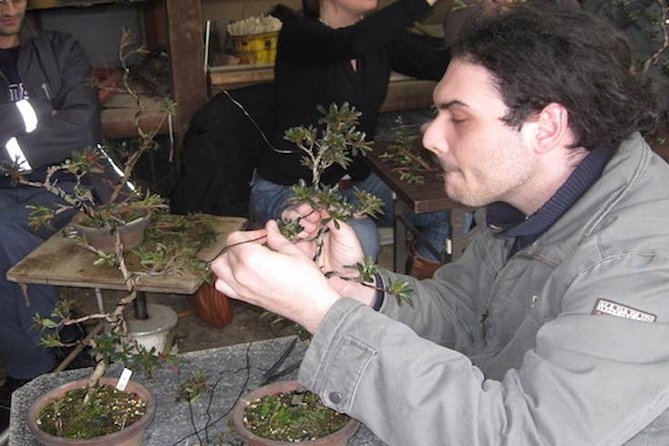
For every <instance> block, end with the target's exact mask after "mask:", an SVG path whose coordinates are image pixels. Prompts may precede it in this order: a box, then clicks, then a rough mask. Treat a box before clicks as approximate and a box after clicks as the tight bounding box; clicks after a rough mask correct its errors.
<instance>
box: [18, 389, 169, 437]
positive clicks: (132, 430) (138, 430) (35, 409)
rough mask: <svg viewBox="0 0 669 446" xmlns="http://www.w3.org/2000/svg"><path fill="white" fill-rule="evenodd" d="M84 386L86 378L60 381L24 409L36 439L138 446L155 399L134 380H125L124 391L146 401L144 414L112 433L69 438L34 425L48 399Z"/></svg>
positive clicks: (149, 418)
mask: <svg viewBox="0 0 669 446" xmlns="http://www.w3.org/2000/svg"><path fill="white" fill-rule="evenodd" d="M116 382H117V379H115V378H101V379H100V384H107V385H111V386H115V385H116ZM85 385H86V380H85V379H82V380H78V381H72V382H69V383H67V384H63V385H62V386H60V387H56V388H55V389H53V390H51V391H49V392H47V393H45V394H44V395H42V396H41V397H39V398H38V399H37V400H35V402H34V403H33V404H32V405H31V406H30V408H29V409H28V420H27V422H28V427H29V428H30V431H31V432H32V434H33V435H34V436H35V438H36V439H37V441H39V442H40V443H42V444H44V445H46V446H74V445H81V446H87V445H88V446H139V445H141V444H142V440H143V438H144V431H145V430H146V428H147V427H148V426H149V424H151V422H153V418H154V417H155V416H156V400H155V398H154V397H153V395H152V394H151V392H149V390H148V389H147V388H146V387H144V386H142V385H141V384H138V383H136V382H134V381H130V382H129V383H128V387H127V391H129V392H134V393H136V394H138V395H139V396H140V398H142V400H144V401H145V402H146V413H144V415H143V416H142V417H141V418H140V419H139V420H137V421H135V422H134V423H132V424H131V425H130V426H128V427H126V428H125V429H123V430H122V431H118V432H115V433H113V434H109V435H104V436H102V437H95V438H90V439H87V440H82V439H69V438H62V437H56V436H54V435H51V434H47V433H46V432H44V431H42V430H40V428H39V427H38V426H37V423H36V420H37V416H38V414H39V413H40V412H41V411H42V408H44V407H45V406H46V405H47V404H49V403H50V402H51V401H54V400H57V399H58V398H61V397H62V396H63V395H64V394H65V392H67V391H68V390H72V389H76V388H79V387H84V386H85Z"/></svg>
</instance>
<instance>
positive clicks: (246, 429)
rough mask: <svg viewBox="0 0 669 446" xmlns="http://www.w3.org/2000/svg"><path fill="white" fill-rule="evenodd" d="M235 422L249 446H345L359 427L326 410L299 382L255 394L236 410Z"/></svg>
mask: <svg viewBox="0 0 669 446" xmlns="http://www.w3.org/2000/svg"><path fill="white" fill-rule="evenodd" d="M273 386H278V387H277V388H276V389H272V387H273ZM268 388H269V389H268ZM233 421H234V423H235V426H236V428H237V431H238V432H239V433H240V434H241V435H242V436H243V437H244V438H245V439H246V440H247V441H248V444H249V445H281V444H294V443H299V444H303V445H345V444H346V443H347V440H348V438H349V437H350V436H351V435H353V433H355V431H356V430H357V428H358V425H359V423H358V422H357V421H356V420H353V419H352V418H350V417H348V416H347V415H344V414H341V413H338V412H336V411H334V410H332V409H330V408H328V407H325V406H324V405H323V404H322V403H321V400H320V397H319V396H318V395H316V394H314V393H312V392H310V391H308V390H306V389H304V388H302V387H301V386H299V384H298V383H297V382H296V381H287V382H278V383H274V384H270V385H269V386H265V387H261V388H260V389H258V390H256V391H255V392H252V393H251V394H249V396H248V397H247V398H246V401H243V402H241V405H238V408H236V410H235V413H233Z"/></svg>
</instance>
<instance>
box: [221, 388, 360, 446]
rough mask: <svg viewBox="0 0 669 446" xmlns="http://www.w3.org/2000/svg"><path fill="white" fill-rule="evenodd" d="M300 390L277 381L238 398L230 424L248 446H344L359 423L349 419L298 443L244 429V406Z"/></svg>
mask: <svg viewBox="0 0 669 446" xmlns="http://www.w3.org/2000/svg"><path fill="white" fill-rule="evenodd" d="M301 388H302V386H301V385H300V384H299V383H298V382H297V381H277V382H274V383H271V384H268V385H266V386H262V387H259V388H258V389H256V390H254V391H253V392H251V393H249V394H248V395H246V396H245V397H243V398H240V400H239V401H238V402H237V404H236V405H235V407H234V409H233V410H232V422H233V423H234V425H235V428H236V429H237V432H239V435H240V436H241V437H242V438H243V439H244V440H245V441H246V444H247V445H248V446H290V445H300V446H346V444H347V443H348V439H349V438H351V437H352V436H353V434H355V432H356V431H357V430H358V427H359V426H360V423H359V422H358V421H357V420H354V419H353V418H351V421H349V422H348V423H346V425H345V426H344V427H342V428H341V429H339V430H338V431H336V432H333V433H332V434H330V435H328V436H326V437H322V438H317V439H316V440H309V441H300V442H285V441H275V440H268V439H267V438H262V437H258V436H257V435H255V434H254V433H253V432H251V431H250V430H248V429H247V428H246V424H245V423H244V410H245V409H246V406H248V405H249V404H250V403H251V402H252V401H255V400H257V399H258V398H262V397H264V396H266V395H272V394H276V393H284V392H291V391H293V390H295V389H301Z"/></svg>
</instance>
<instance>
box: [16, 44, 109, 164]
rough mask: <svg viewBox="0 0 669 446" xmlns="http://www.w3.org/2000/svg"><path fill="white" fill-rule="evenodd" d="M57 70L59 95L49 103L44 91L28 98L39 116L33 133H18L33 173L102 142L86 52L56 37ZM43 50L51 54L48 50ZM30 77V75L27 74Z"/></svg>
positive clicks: (53, 49) (55, 92) (94, 92)
mask: <svg viewBox="0 0 669 446" xmlns="http://www.w3.org/2000/svg"><path fill="white" fill-rule="evenodd" d="M49 44H50V46H51V49H52V51H53V52H54V60H55V63H56V65H57V69H58V77H59V80H58V82H59V83H60V85H59V87H60V88H57V89H56V91H51V92H50V93H51V94H53V95H54V97H52V98H51V100H50V102H49V101H47V98H45V97H44V96H37V95H38V94H39V95H44V94H45V93H44V92H43V91H36V92H32V93H33V94H35V95H36V97H31V98H29V100H28V101H29V102H30V103H31V104H33V107H34V108H35V111H36V114H37V116H38V123H37V127H36V128H35V130H34V131H33V132H31V133H26V132H25V131H23V132H19V133H17V134H16V135H15V136H16V140H17V141H18V144H19V146H20V148H21V150H22V152H23V153H24V154H25V156H26V158H27V160H28V162H29V163H30V166H31V167H32V168H33V169H36V168H39V167H42V166H46V165H50V164H53V163H58V162H60V161H62V160H64V159H66V158H68V157H69V156H70V155H71V153H72V151H73V150H81V149H83V148H85V147H91V146H92V145H94V144H95V143H96V142H97V141H98V138H99V129H100V107H99V103H98V98H97V93H96V91H95V89H94V88H93V87H92V86H91V85H90V82H89V77H90V76H91V71H90V65H89V63H88V59H87V58H86V55H85V53H84V51H83V48H82V47H81V46H80V45H79V43H78V42H76V40H74V39H73V38H72V37H70V36H67V35H63V34H57V35H55V36H54V37H53V39H52V40H50V41H49ZM44 50H47V51H48V50H49V48H45V49H44ZM28 75H30V73H28Z"/></svg>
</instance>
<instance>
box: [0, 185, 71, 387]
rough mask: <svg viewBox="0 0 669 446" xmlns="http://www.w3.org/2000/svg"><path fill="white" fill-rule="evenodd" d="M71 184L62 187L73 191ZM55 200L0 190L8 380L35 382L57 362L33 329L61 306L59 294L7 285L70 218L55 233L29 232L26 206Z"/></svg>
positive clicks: (36, 191) (1, 306) (0, 292)
mask: <svg viewBox="0 0 669 446" xmlns="http://www.w3.org/2000/svg"><path fill="white" fill-rule="evenodd" d="M73 186H74V184H73V183H66V182H63V183H60V187H61V188H63V189H66V190H71V188H72V187H73ZM55 202H56V197H55V195H53V194H51V193H49V192H46V191H45V190H43V189H40V188H33V187H24V186H19V187H15V188H0V359H1V360H2V361H3V362H4V363H5V366H6V369H7V374H8V375H9V376H11V377H13V378H17V379H32V378H34V377H36V376H38V375H41V374H42V373H46V372H49V371H51V370H52V369H53V367H54V365H55V364H54V358H53V356H52V355H51V354H50V353H49V352H48V351H47V350H46V349H45V348H44V347H42V346H40V345H39V341H40V333H39V332H38V330H37V329H35V328H34V327H33V322H32V319H33V316H34V315H35V314H36V313H38V314H41V315H43V316H49V315H50V314H51V312H52V311H53V308H54V306H55V304H56V302H57V301H58V291H57V290H56V289H55V288H54V287H52V286H47V285H28V286H27V287H26V293H25V295H24V292H23V291H22V290H21V287H20V286H19V285H18V284H16V283H14V282H10V281H8V280H7V279H6V274H7V270H8V269H9V268H11V267H12V266H13V265H14V264H15V263H17V262H18V261H19V260H21V259H22V258H23V257H24V256H25V255H27V254H28V253H30V252H31V251H32V250H33V249H35V248H37V247H38V246H39V245H40V244H41V243H42V242H43V241H44V240H46V239H47V238H48V237H50V236H51V235H52V234H53V233H54V232H55V231H56V230H57V229H60V228H61V227H63V226H64V225H65V224H67V222H68V221H69V219H70V218H71V217H72V214H73V213H72V212H66V213H64V214H63V215H60V216H59V217H58V218H56V219H55V220H54V221H53V223H52V225H51V226H52V227H50V228H47V227H43V228H40V229H39V230H34V229H32V228H30V227H29V226H28V215H29V214H30V209H27V208H26V206H27V205H36V204H39V205H50V204H53V203H55Z"/></svg>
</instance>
